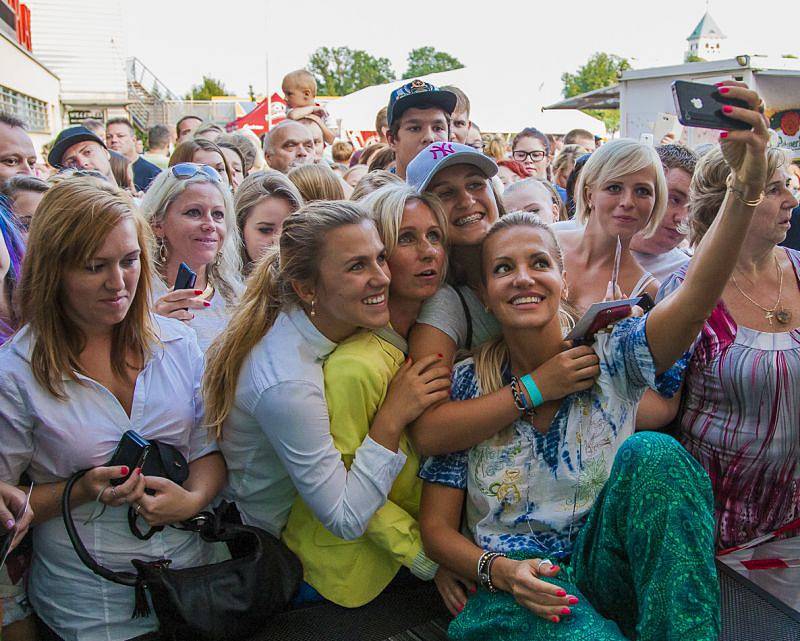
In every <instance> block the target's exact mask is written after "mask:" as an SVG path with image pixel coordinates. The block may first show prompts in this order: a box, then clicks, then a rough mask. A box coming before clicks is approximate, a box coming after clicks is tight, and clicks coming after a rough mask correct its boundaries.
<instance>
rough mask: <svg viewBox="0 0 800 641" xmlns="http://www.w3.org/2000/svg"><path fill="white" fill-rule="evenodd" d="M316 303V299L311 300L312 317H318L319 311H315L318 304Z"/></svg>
mask: <svg viewBox="0 0 800 641" xmlns="http://www.w3.org/2000/svg"><path fill="white" fill-rule="evenodd" d="M316 302H317V299H316V298H312V299H311V315H312V316H316V315H317V310H315V309H314V305H315V304H316Z"/></svg>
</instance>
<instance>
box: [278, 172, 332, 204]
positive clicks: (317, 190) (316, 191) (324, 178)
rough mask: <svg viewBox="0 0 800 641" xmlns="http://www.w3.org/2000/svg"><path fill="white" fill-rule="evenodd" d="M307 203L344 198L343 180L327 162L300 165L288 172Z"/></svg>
mask: <svg viewBox="0 0 800 641" xmlns="http://www.w3.org/2000/svg"><path fill="white" fill-rule="evenodd" d="M288 177H289V180H291V181H292V182H293V183H294V186H295V187H297V190H298V191H299V192H300V195H301V196H302V197H303V200H305V201H306V202H307V203H311V202H314V201H315V200H344V187H342V181H341V179H340V178H339V176H337V175H336V174H335V173H334V171H333V169H331V168H330V167H328V165H326V164H322V163H320V164H313V165H300V166H299V167H295V168H294V169H292V170H291V171H289V174H288Z"/></svg>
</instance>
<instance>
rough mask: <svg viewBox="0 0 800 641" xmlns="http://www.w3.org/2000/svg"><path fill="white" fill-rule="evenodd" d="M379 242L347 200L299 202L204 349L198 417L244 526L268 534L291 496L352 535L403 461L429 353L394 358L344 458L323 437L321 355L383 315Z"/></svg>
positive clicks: (378, 323)
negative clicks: (219, 457) (365, 425)
mask: <svg viewBox="0 0 800 641" xmlns="http://www.w3.org/2000/svg"><path fill="white" fill-rule="evenodd" d="M387 272H388V269H387V268H386V254H385V249H384V246H383V243H382V242H381V240H380V237H379V236H378V232H377V230H376V229H375V224H374V223H373V222H372V221H371V220H370V219H369V217H368V216H367V213H366V211H365V210H364V209H363V208H361V207H359V206H358V205H357V204H355V203H350V202H347V201H334V202H319V203H310V204H307V205H305V206H304V207H303V208H301V209H300V210H299V211H297V212H295V213H293V214H290V215H289V216H288V217H287V218H286V220H285V221H284V222H283V230H282V231H281V235H280V240H279V247H274V248H272V249H270V250H269V251H268V252H267V254H266V255H265V256H264V257H263V258H262V259H261V260H260V261H258V262H257V263H256V266H255V269H254V270H253V273H252V274H251V276H250V278H249V279H248V282H247V290H246V292H245V293H244V295H243V297H242V301H241V304H240V305H239V307H238V308H237V311H236V313H235V314H234V316H233V317H232V318H231V322H230V325H229V326H228V328H227V329H226V330H225V332H224V333H223V334H222V335H221V336H219V338H218V339H217V340H216V341H215V342H214V344H213V345H212V346H211V349H210V350H209V351H208V354H207V360H206V362H207V366H206V375H205V381H204V384H203V385H204V396H205V401H206V405H205V408H206V420H207V422H208V424H209V426H210V428H211V429H212V430H213V431H215V432H216V433H217V434H220V435H222V439H221V441H220V442H221V444H222V447H223V451H224V454H225V459H226V461H227V463H228V469H229V482H230V483H229V493H230V495H231V497H232V498H233V499H234V500H235V501H236V504H237V506H238V508H239V511H240V513H241V514H242V518H243V519H244V521H245V523H249V524H253V525H257V526H259V527H262V528H264V529H265V530H267V531H269V532H271V533H272V534H274V535H275V536H280V534H281V532H282V531H283V529H284V526H285V525H286V520H287V518H288V516H289V510H290V509H291V506H292V503H293V502H294V499H295V497H296V496H298V494H299V496H300V497H301V498H302V499H303V500H304V501H305V503H306V504H307V505H308V507H309V508H310V509H311V511H312V513H313V514H314V516H315V517H316V518H317V519H318V520H319V522H320V523H322V525H323V526H324V527H325V528H326V529H328V530H329V531H330V532H331V533H332V534H334V535H335V536H338V537H340V538H343V539H355V538H358V537H360V536H362V535H363V534H364V532H365V531H366V529H367V526H368V524H369V520H370V518H371V517H372V515H373V514H374V513H375V511H376V510H377V509H378V508H379V507H380V506H381V505H383V504H384V502H385V501H386V497H387V495H388V493H389V490H390V489H391V487H392V484H393V483H394V481H395V479H396V478H397V475H398V474H399V473H400V471H401V470H402V468H403V465H404V464H405V461H406V455H405V454H404V453H403V452H402V451H401V450H400V449H399V445H400V438H401V436H402V433H403V430H404V428H405V426H406V424H407V423H409V422H410V421H411V420H413V418H414V417H415V416H416V415H417V413H419V411H420V408H421V407H427V405H429V404H430V403H432V402H435V401H436V400H437V399H438V398H439V396H438V395H437V392H439V391H440V390H441V387H440V384H441V383H437V382H436V381H437V380H439V379H438V378H433V379H432V380H431V379H430V374H427V373H426V370H427V369H428V368H430V367H431V366H433V365H434V364H435V363H437V362H438V360H439V359H437V358H428V359H423V360H421V361H420V362H417V363H414V364H412V363H410V362H409V363H406V364H405V365H403V366H402V367H401V368H400V372H399V373H398V375H397V376H396V377H395V380H394V381H393V383H392V385H391V387H390V390H389V392H388V393H387V396H386V399H385V401H384V402H383V405H382V406H381V408H380V410H378V412H377V414H376V415H375V419H374V420H373V421H372V424H371V426H370V428H369V431H368V432H367V434H366V435H365V436H364V438H363V440H362V441H361V442H360V443H359V444H358V445H357V446H356V447H355V448H354V458H353V464H352V465H351V466H350V468H349V469H347V467H346V466H345V465H344V463H343V461H342V457H341V454H340V452H339V451H338V450H337V449H336V447H335V446H334V442H333V437H332V436H331V429H330V423H329V419H328V407H327V404H326V402H325V393H324V388H325V386H324V381H323V371H322V367H323V363H324V361H325V359H326V358H327V357H328V356H329V355H330V353H331V352H332V351H333V350H334V349H335V348H336V346H337V345H338V344H339V343H341V342H342V341H344V340H346V339H347V338H349V337H350V336H352V335H353V334H355V333H356V332H357V331H358V330H359V329H361V328H366V329H379V328H381V327H385V326H386V324H387V323H388V322H389V306H388V302H387V293H388V292H387V290H388V285H389V276H388V274H387Z"/></svg>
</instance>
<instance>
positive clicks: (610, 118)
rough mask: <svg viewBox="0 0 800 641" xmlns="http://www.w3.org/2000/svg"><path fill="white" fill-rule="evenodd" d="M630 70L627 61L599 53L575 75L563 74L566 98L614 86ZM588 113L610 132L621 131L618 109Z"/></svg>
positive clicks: (588, 110)
mask: <svg viewBox="0 0 800 641" xmlns="http://www.w3.org/2000/svg"><path fill="white" fill-rule="evenodd" d="M630 68H631V65H630V63H629V62H628V61H627V59H625V58H621V57H619V56H615V55H614V54H612V53H604V52H602V51H601V52H598V53H596V54H594V55H593V56H592V57H591V58H589V60H588V61H587V62H586V64H584V65H583V66H582V67H579V68H578V70H577V71H576V72H575V73H574V74H573V73H569V72H567V73H563V74H561V81H562V82H563V83H564V97H565V98H572V96H577V95H578V94H582V93H585V92H587V91H591V90H592V89H601V88H603V87H608V86H609V85H614V84H616V83H617V82H618V81H619V77H620V75H621V74H622V72H623V71H625V69H630ZM586 113H587V114H589V115H590V116H594V117H595V118H599V119H600V120H602V121H603V122H604V123H605V125H606V129H608V130H609V131H616V130H617V129H619V110H618V109H587V110H586Z"/></svg>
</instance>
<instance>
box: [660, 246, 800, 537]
mask: <svg viewBox="0 0 800 641" xmlns="http://www.w3.org/2000/svg"><path fill="white" fill-rule="evenodd" d="M785 251H786V253H787V255H788V257H789V259H790V260H791V262H792V266H793V267H794V271H795V277H798V273H800V253H798V252H796V251H795V250H793V249H788V248H786V250H785ZM685 275H686V267H684V268H682V269H681V270H679V271H678V272H676V273H675V274H674V275H673V276H671V277H670V278H669V279H668V280H667V281H665V282H664V284H663V285H662V287H661V291H660V292H659V298H661V297H663V296H666V295H667V294H669V293H671V292H672V291H674V290H675V289H677V288H678V287H679V286H680V284H681V283H682V282H683V279H684V277H685ZM798 284H800V278H798ZM785 286H791V281H789V282H786V283H785ZM797 320H800V319H795V322H796V321H797ZM683 399H684V400H683V412H682V415H681V418H680V440H681V442H682V443H683V445H684V446H685V447H686V449H687V450H688V451H689V452H690V453H691V454H692V455H693V456H694V457H695V458H696V459H697V460H698V461H699V462H700V463H701V464H702V466H703V467H704V468H705V469H706V470H707V471H708V474H709V476H710V477H711V483H712V486H713V488H714V501H715V511H716V520H717V546H718V547H719V548H727V547H731V546H734V545H739V544H741V543H744V542H746V541H750V540H752V539H754V538H756V537H758V536H761V535H762V534H766V533H767V532H771V531H773V530H775V529H776V528H778V527H780V526H781V525H783V524H785V523H787V522H789V521H791V520H793V519H795V518H797V517H798V516H800V329H793V330H791V331H788V332H778V333H769V332H759V331H756V330H753V329H749V328H747V327H739V326H737V324H736V321H734V320H733V318H732V316H731V315H730V313H729V312H728V310H727V308H726V307H725V305H724V303H723V302H722V301H720V302H719V304H718V305H717V307H716V309H715V310H714V312H713V313H712V315H711V317H710V318H709V319H708V321H706V324H705V325H704V327H703V330H702V333H701V334H700V336H699V337H698V340H697V342H696V343H695V347H694V353H693V356H692V359H691V361H690V363H689V367H688V368H687V370H686V382H685V387H684V391H683Z"/></svg>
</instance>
